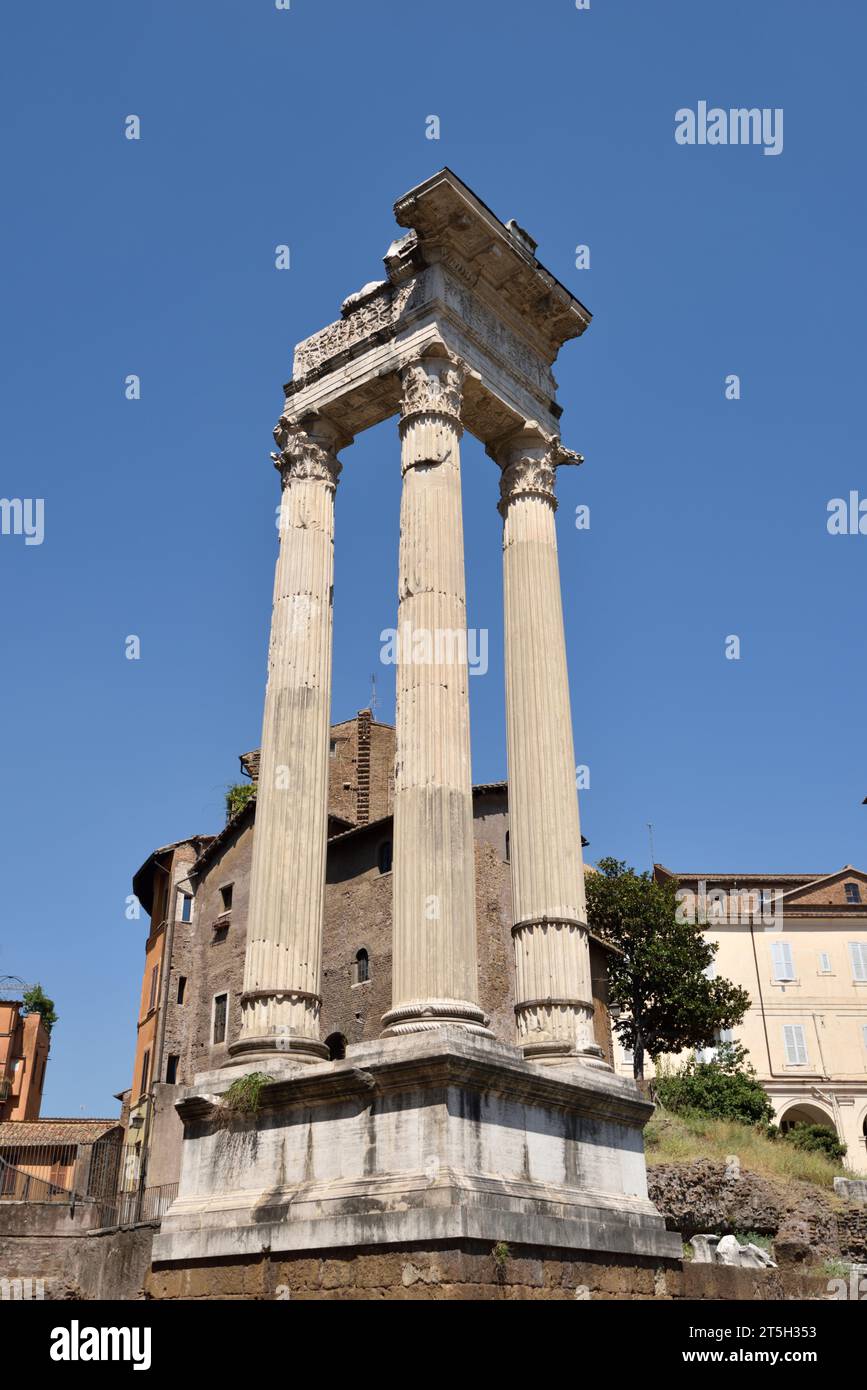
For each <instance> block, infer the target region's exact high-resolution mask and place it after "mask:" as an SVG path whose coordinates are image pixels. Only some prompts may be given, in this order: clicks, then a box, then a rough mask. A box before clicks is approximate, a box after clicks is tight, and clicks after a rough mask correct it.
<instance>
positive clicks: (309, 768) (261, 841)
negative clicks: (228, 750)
mask: <svg viewBox="0 0 867 1390" xmlns="http://www.w3.org/2000/svg"><path fill="white" fill-rule="evenodd" d="M275 433H276V434H277V438H278V442H281V443H284V445H285V447H284V448H283V450H282V452H281V454H280V455H275V462H276V463H277V465H278V467H280V469H281V471H282V475H283V485H284V486H283V498H282V505H281V510H280V553H279V556H278V559H277V569H276V574H275V579H274V608H273V614H272V619H271V640H270V647H269V655H268V683H267V687H266V692H265V714H264V721H263V729H262V751H261V758H260V767H259V783H258V788H257V795H256V824H255V833H254V839H253V862H252V868H251V877H250V909H249V918H248V924H247V954H246V959H245V965H244V995H243V998H242V1025H241V1035H240V1038H239V1039H238V1041H237V1042H236V1043H235V1044H233V1046H232V1049H231V1051H232V1053H233V1055H237V1054H238V1053H244V1054H247V1053H254V1054H261V1055H272V1054H273V1053H274V1052H290V1053H292V1054H297V1056H298V1060H311V1061H312V1060H318V1059H320V1058H322V1057H327V1055H328V1052H327V1049H326V1048H325V1047H324V1046H323V1045H322V1044H321V1043H320V1041H319V1010H320V1004H321V1000H320V970H321V956H322V922H323V913H324V897H325V853H326V841H327V816H328V804H327V802H328V742H329V732H330V718H331V641H332V585H333V576H334V493H335V488H336V484H337V477H338V474H339V472H340V464H339V463H338V461H337V457H336V453H335V448H336V444H335V439H334V433H333V431H330V430H328V429H327V428H326V427H325V426H322V427H321V428H320V429H317V430H316V432H315V433H314V432H313V431H312V430H311V432H310V433H304V432H302V431H300V430H291V431H288V430H283V431H282V432H281V431H280V427H279V426H278V430H277V431H275Z"/></svg>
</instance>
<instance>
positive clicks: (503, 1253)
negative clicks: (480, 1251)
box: [491, 1240, 511, 1279]
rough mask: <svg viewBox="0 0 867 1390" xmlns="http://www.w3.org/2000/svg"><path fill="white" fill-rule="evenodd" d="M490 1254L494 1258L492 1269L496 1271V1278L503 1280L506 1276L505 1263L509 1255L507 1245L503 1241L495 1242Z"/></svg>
mask: <svg viewBox="0 0 867 1390" xmlns="http://www.w3.org/2000/svg"><path fill="white" fill-rule="evenodd" d="M491 1254H492V1255H493V1257H494V1267H495V1269H496V1271H497V1278H498V1279H504V1278H505V1276H506V1262H507V1260H508V1259H509V1256H510V1254H511V1251H510V1250H509V1247H508V1245H507V1244H506V1242H505V1241H504V1240H500V1241H497V1244H496V1245H495V1246H494V1248H493V1250H492V1251H491Z"/></svg>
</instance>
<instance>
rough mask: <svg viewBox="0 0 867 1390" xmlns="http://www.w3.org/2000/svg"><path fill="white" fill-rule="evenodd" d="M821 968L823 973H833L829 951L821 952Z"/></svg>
mask: <svg viewBox="0 0 867 1390" xmlns="http://www.w3.org/2000/svg"><path fill="white" fill-rule="evenodd" d="M819 969H820V970H821V972H822V974H823V975H830V973H831V957H830V956H829V955H828V952H827V951H821V952H820V953H819Z"/></svg>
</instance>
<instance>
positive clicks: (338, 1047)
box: [325, 1033, 346, 1062]
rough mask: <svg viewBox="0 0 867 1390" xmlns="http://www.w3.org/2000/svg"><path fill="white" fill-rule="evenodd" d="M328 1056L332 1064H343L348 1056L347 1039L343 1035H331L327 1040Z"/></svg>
mask: <svg viewBox="0 0 867 1390" xmlns="http://www.w3.org/2000/svg"><path fill="white" fill-rule="evenodd" d="M325 1046H326V1047H327V1048H328V1055H329V1057H330V1058H331V1060H332V1062H342V1061H343V1059H344V1057H345V1056H346V1039H345V1038H344V1036H343V1034H342V1033H330V1034H329V1036H328V1037H327V1038H326V1039H325Z"/></svg>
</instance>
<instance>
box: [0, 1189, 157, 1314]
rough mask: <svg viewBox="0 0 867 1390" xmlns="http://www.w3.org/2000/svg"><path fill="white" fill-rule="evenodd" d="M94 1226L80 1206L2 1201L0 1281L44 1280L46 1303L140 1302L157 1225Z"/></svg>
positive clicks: (92, 1211) (89, 1209) (90, 1213)
mask: <svg viewBox="0 0 867 1390" xmlns="http://www.w3.org/2000/svg"><path fill="white" fill-rule="evenodd" d="M97 1226H98V1215H97V1211H96V1208H95V1207H94V1206H92V1205H87V1204H84V1203H80V1204H79V1205H78V1206H77V1207H76V1209H75V1212H74V1213H70V1210H69V1207H68V1206H67V1205H66V1204H63V1205H60V1204H58V1203H54V1202H49V1203H35V1202H0V1277H2V1278H3V1279H8V1280H16V1279H21V1280H42V1282H43V1287H44V1297H45V1298H46V1299H88V1300H89V1299H124V1300H127V1299H137V1298H143V1297H144V1286H145V1279H146V1277H147V1274H148V1271H149V1269H150V1263H151V1245H152V1243H153V1236H154V1231H155V1230H156V1229H157V1228H156V1226H154V1225H140V1226H133V1227H130V1228H129V1229H127V1230H115V1231H108V1232H100V1231H98V1230H97V1229H96V1228H97Z"/></svg>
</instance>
